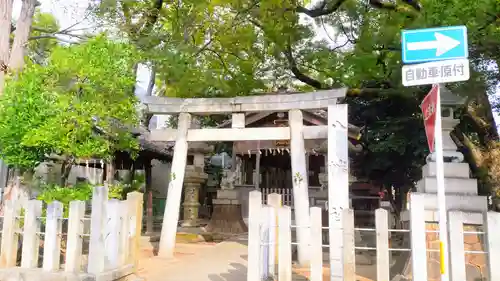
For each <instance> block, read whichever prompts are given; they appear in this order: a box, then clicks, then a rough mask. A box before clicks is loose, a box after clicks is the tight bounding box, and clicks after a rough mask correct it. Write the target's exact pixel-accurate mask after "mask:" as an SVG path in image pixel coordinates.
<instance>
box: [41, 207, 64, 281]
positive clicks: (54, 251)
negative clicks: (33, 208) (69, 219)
mask: <svg viewBox="0 0 500 281" xmlns="http://www.w3.org/2000/svg"><path fill="white" fill-rule="evenodd" d="M62 216H63V204H62V203H61V202H59V201H53V202H52V203H50V204H49V205H48V206H47V221H46V224H45V239H44V243H43V270H45V271H56V270H59V267H60V265H61V234H62V220H61V219H62Z"/></svg>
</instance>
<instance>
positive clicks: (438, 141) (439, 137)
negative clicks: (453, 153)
mask: <svg viewBox="0 0 500 281" xmlns="http://www.w3.org/2000/svg"><path fill="white" fill-rule="evenodd" d="M440 87H441V86H440V85H439V84H438V85H437V103H436V123H435V127H434V129H435V134H434V141H435V149H436V178H437V193H438V195H437V196H438V205H439V255H440V259H441V260H440V266H441V281H448V280H449V279H450V277H449V273H448V270H447V269H448V268H449V264H448V261H449V256H448V255H449V252H448V228H447V226H448V223H447V221H448V220H447V210H446V194H445V190H444V160H443V133H442V129H441V128H442V124H441V97H440V94H441V93H440Z"/></svg>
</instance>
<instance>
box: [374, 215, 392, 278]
mask: <svg viewBox="0 0 500 281" xmlns="http://www.w3.org/2000/svg"><path fill="white" fill-rule="evenodd" d="M375 232H376V234H377V280H390V271H389V269H390V268H389V266H390V264H389V261H390V252H389V219H388V214H387V210H385V209H382V208H379V209H377V210H376V211H375Z"/></svg>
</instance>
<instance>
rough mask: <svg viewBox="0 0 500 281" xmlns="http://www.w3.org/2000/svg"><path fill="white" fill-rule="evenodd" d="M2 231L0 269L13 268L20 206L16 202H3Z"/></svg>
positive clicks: (17, 238) (17, 239)
mask: <svg viewBox="0 0 500 281" xmlns="http://www.w3.org/2000/svg"><path fill="white" fill-rule="evenodd" d="M4 208H5V209H4V218H3V230H2V249H1V251H2V253H1V254H0V267H3V268H8V267H15V266H16V262H17V246H18V242H19V235H18V233H17V231H18V228H19V220H18V219H17V217H18V216H19V213H20V212H21V204H20V203H19V202H16V201H12V200H8V201H5V206H4Z"/></svg>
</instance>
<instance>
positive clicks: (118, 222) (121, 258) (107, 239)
mask: <svg viewBox="0 0 500 281" xmlns="http://www.w3.org/2000/svg"><path fill="white" fill-rule="evenodd" d="M42 203H43V202H42V201H39V200H31V201H28V202H27V204H26V205H24V206H21V204H20V203H19V202H13V201H7V202H6V205H5V212H4V217H3V228H2V237H1V248H0V280H2V281H3V280H9V281H10V280H23V281H31V280H33V281H34V280H36V281H40V280H47V281H49V280H50V281H58V280H65V281H66V280H67V281H70V280H71V281H73V280H74V281H76V280H85V281H91V280H99V281H111V280H116V279H119V278H122V277H125V276H127V275H130V274H132V273H133V272H134V271H135V269H136V268H137V261H138V253H139V239H140V235H141V233H140V231H141V226H142V204H143V196H142V193H138V192H131V193H129V194H127V199H126V200H123V201H119V200H116V199H111V200H108V188H107V187H105V186H100V187H95V188H94V190H93V195H92V201H91V214H90V216H86V206H85V202H83V201H72V202H70V204H69V215H68V218H65V217H64V215H63V213H64V210H63V208H64V207H63V204H62V203H61V202H58V201H53V202H51V203H50V204H48V206H47V207H46V209H45V210H44V208H43V204H42ZM44 214H46V215H44ZM89 230H90V231H89Z"/></svg>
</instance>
